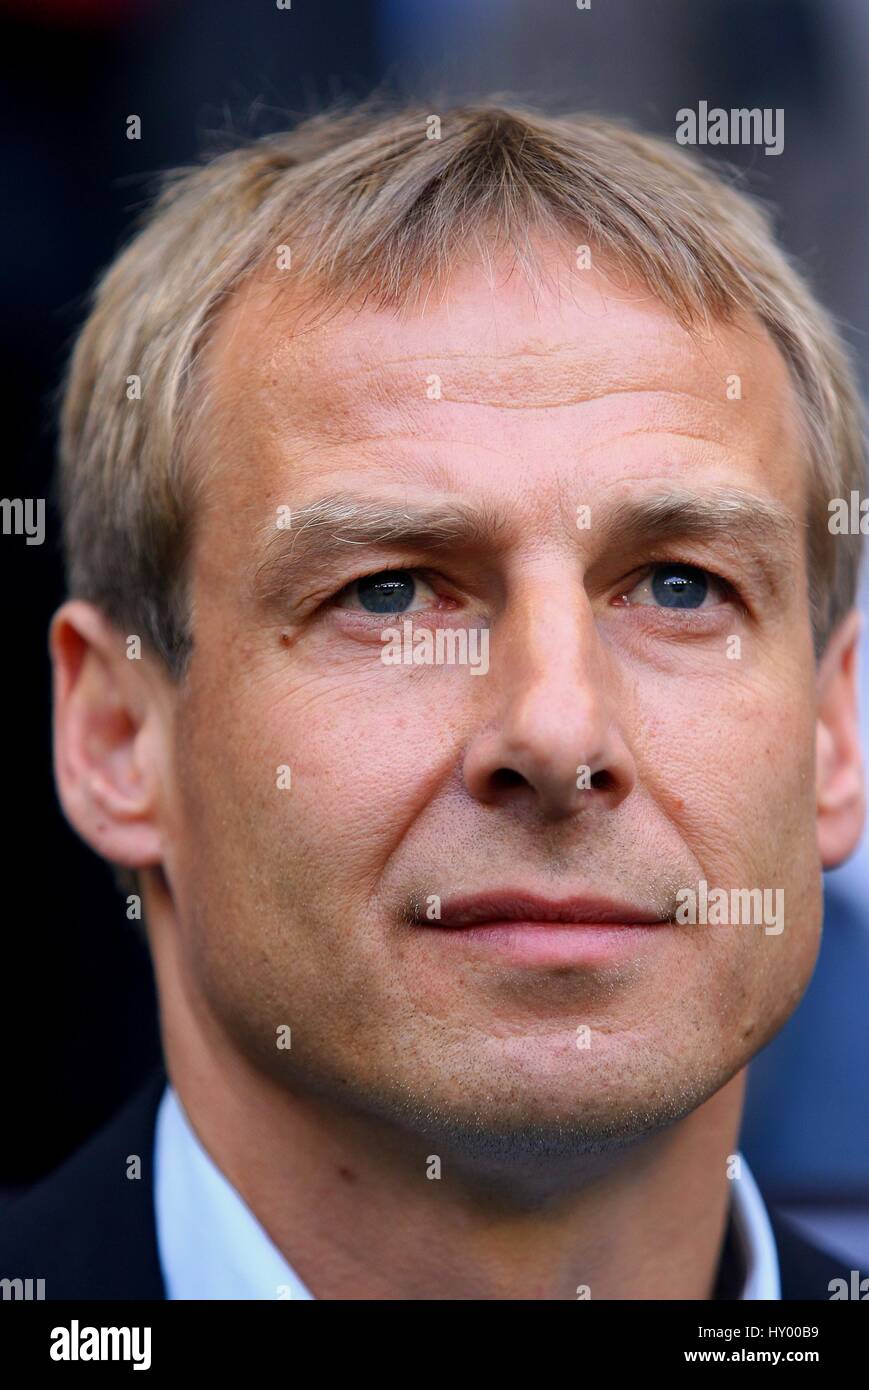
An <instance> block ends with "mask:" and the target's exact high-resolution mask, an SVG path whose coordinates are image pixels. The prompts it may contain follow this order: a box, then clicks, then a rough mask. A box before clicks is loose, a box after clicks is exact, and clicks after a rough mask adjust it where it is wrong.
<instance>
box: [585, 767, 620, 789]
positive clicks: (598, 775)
mask: <svg viewBox="0 0 869 1390" xmlns="http://www.w3.org/2000/svg"><path fill="white" fill-rule="evenodd" d="M615 784H616V779H615V777H614V776H613V774H612V773H611V772H606V771H604V772H593V773H592V775H591V785H592V786H593V787H594V789H595V791H599V792H608V791H611V790H612V788H613V787H614V786H615Z"/></svg>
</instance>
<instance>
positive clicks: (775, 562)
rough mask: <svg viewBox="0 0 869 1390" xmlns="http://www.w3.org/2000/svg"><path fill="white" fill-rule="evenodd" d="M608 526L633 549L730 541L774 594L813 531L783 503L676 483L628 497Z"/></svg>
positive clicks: (789, 576)
mask: <svg viewBox="0 0 869 1390" xmlns="http://www.w3.org/2000/svg"><path fill="white" fill-rule="evenodd" d="M592 520H593V518H592ZM605 526H606V529H607V531H609V532H610V533H612V534H614V535H617V536H618V537H619V539H620V541H622V542H623V544H624V546H625V548H626V549H628V550H630V549H634V548H637V547H639V546H640V545H649V544H655V545H658V544H664V543H666V542H668V541H675V540H678V539H682V540H686V539H687V540H694V541H719V540H725V541H728V542H729V543H730V544H731V545H732V546H733V548H734V549H735V550H736V551H737V552H739V551H743V552H745V553H747V554H750V556H751V559H752V560H753V561H754V562H755V563H756V564H757V566H758V567H759V569H760V572H761V575H762V577H763V579H764V580H765V583H766V587H767V588H768V589H770V590H771V591H772V592H773V593H775V592H776V591H777V590H779V589H781V588H782V587H783V586H784V585H786V584H787V583H788V582H789V581H790V580H791V579H792V574H793V568H794V565H795V563H796V561H797V557H798V554H799V546H800V538H801V533H802V535H803V536H804V537H806V536H807V531H808V528H807V526H806V525H805V524H804V523H800V522H798V521H797V519H796V518H795V517H794V516H793V515H792V513H791V512H790V511H789V510H788V508H787V507H785V506H784V505H783V504H782V503H780V502H776V501H774V500H773V499H772V498H766V497H759V496H758V495H757V494H756V493H753V492H748V491H746V490H744V489H742V488H724V487H720V488H707V489H704V491H703V492H702V493H698V492H691V491H690V490H688V489H686V488H678V487H674V488H668V489H667V490H666V491H663V490H661V491H656V492H652V493H649V494H646V495H645V496H643V497H638V498H627V499H625V500H624V501H622V502H619V503H617V504H616V505H615V506H614V507H613V508H612V509H611V510H609V511H608V514H607V519H606V522H605Z"/></svg>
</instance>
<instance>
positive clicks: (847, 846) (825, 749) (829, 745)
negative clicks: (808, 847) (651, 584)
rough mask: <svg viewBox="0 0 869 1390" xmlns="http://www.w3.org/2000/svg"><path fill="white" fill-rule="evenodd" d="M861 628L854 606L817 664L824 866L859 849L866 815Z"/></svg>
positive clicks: (818, 774)
mask: <svg viewBox="0 0 869 1390" xmlns="http://www.w3.org/2000/svg"><path fill="white" fill-rule="evenodd" d="M860 629H861V617H860V614H859V613H858V612H857V611H856V609H855V610H853V611H852V612H851V613H849V614H848V616H847V617H846V618H845V619H843V621H842V622H841V623H840V625H839V627H838V628H837V629H836V631H835V632H834V633H833V635H832V636H831V638H830V640H829V642H828V644H827V648H826V650H825V652H824V654H823V656H822V657H821V661H820V665H819V668H818V717H817V735H816V788H817V825H818V848H819V852H820V856H821V862H822V864H823V866H824V868H825V869H834V868H836V867H838V865H839V864H842V863H843V862H844V861H845V860H846V859H847V858H848V857H849V855H851V854H852V853H853V852H854V850H855V849H856V847H857V845H858V843H859V841H860V836H861V834H862V830H863V822H864V819H865V810H866V807H865V789H864V783H863V759H862V753H861V748H860V726H859V716H858V699H857V653H858V645H859V638H860Z"/></svg>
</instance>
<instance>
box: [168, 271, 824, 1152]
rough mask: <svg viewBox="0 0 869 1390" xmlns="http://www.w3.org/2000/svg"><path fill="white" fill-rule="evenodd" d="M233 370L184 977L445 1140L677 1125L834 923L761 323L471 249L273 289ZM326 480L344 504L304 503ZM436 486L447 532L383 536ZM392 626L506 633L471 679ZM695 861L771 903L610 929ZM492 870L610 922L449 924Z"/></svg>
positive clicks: (176, 808) (221, 457) (674, 889)
mask: <svg viewBox="0 0 869 1390" xmlns="http://www.w3.org/2000/svg"><path fill="white" fill-rule="evenodd" d="M208 366H209V369H210V372H211V374H212V379H211V387H210V389H211V392H212V394H213V405H212V407H211V409H212V415H211V427H212V428H211V429H210V431H209V439H210V444H209V453H208V457H207V459H206V460H205V462H206V465H207V468H208V470H209V471H208V476H207V479H206V482H205V486H204V490H203V495H202V499H201V503H200V509H199V512H198V519H197V532H196V538H195V546H194V550H193V556H192V559H193V567H192V580H191V583H192V595H193V611H194V615H195V616H194V629H193V630H194V652H193V657H192V664H191V667H190V672H189V676H188V679H187V682H186V684H185V685H184V686H183V687H182V689H181V690H180V692H179V696H178V701H177V709H176V715H177V718H176V722H175V725H174V730H173V744H172V750H173V763H172V776H173V785H172V790H171V798H170V803H169V809H168V810H167V835H166V842H167V848H166V857H165V868H166V872H167V875H168V880H169V884H170V887H171V890H172V893H173V895H174V898H175V903H176V908H177V913H178V923H177V927H178V933H179V942H180V945H179V948H178V949H179V952H180V956H181V960H182V968H183V969H184V971H185V973H186V975H187V978H188V982H189V987H190V988H192V989H193V990H194V991H195V992H196V993H197V994H198V995H199V996H200V997H201V999H202V1000H203V1001H204V1004H205V1006H206V1007H207V1008H208V1010H209V1011H210V1012H211V1014H212V1015H213V1016H214V1017H215V1018H216V1019H217V1020H218V1021H219V1023H220V1024H221V1026H222V1027H223V1028H224V1029H225V1030H226V1031H227V1032H228V1033H229V1034H230V1035H231V1036H232V1037H233V1039H234V1040H235V1041H236V1043H237V1044H239V1045H241V1046H242V1047H243V1048H244V1049H245V1051H246V1053H247V1054H248V1055H249V1056H250V1057H252V1058H253V1059H254V1060H255V1062H256V1065H257V1066H258V1067H259V1068H261V1069H263V1070H267V1071H268V1073H269V1075H271V1076H272V1077H279V1078H281V1081H282V1084H284V1085H285V1086H286V1087H288V1088H293V1089H297V1088H299V1089H302V1090H305V1089H310V1090H312V1091H316V1092H318V1093H321V1094H326V1095H328V1096H332V1097H336V1098H338V1099H339V1100H340V1102H341V1104H344V1105H349V1106H358V1107H360V1108H362V1109H363V1110H370V1111H373V1112H375V1113H379V1114H381V1115H386V1116H392V1117H395V1118H397V1119H400V1120H401V1121H402V1122H403V1123H405V1122H406V1123H408V1124H410V1125H412V1126H415V1127H416V1128H417V1129H419V1130H422V1131H424V1132H426V1133H436V1132H440V1131H444V1130H445V1131H446V1132H452V1133H454V1134H457V1135H460V1136H464V1137H465V1138H466V1140H467V1141H468V1142H470V1141H471V1138H472V1137H474V1136H476V1139H477V1140H480V1141H482V1142H487V1141H494V1138H495V1137H496V1136H500V1137H501V1138H502V1139H504V1138H507V1139H509V1136H510V1135H514V1136H515V1135H518V1134H520V1133H521V1135H523V1136H524V1137H525V1140H526V1141H527V1142H532V1141H533V1139H534V1138H535V1137H537V1138H539V1137H540V1136H541V1135H543V1136H546V1137H547V1139H548V1140H549V1141H550V1142H553V1141H555V1140H557V1141H559V1142H562V1143H563V1144H565V1145H566V1146H567V1147H568V1148H569V1147H570V1146H571V1145H573V1146H575V1147H576V1148H577V1149H579V1148H581V1147H582V1146H583V1144H586V1143H589V1144H592V1143H594V1142H596V1141H597V1142H599V1141H602V1140H604V1141H605V1140H606V1139H608V1138H614V1139H618V1138H624V1137H627V1136H630V1135H636V1134H639V1133H641V1132H643V1131H644V1130H647V1129H648V1128H650V1127H651V1126H653V1125H656V1124H660V1123H663V1122H665V1121H667V1120H671V1119H675V1118H677V1117H678V1116H680V1115H682V1114H685V1113H687V1112H688V1111H689V1110H691V1109H692V1108H694V1107H695V1106H696V1105H697V1104H699V1103H700V1102H702V1101H703V1100H705V1099H706V1098H707V1097H708V1096H710V1095H711V1094H712V1093H713V1092H714V1091H715V1090H717V1089H718V1088H719V1087H721V1086H722V1085H723V1084H724V1083H725V1082H726V1081H727V1080H728V1079H729V1078H730V1077H731V1076H733V1075H734V1074H735V1073H736V1072H737V1071H738V1070H739V1069H740V1068H741V1067H742V1066H743V1065H744V1064H745V1062H746V1061H747V1060H748V1059H749V1058H750V1057H751V1056H753V1055H754V1053H755V1052H756V1051H757V1050H758V1049H759V1048H760V1047H761V1046H762V1045H763V1044H764V1043H765V1042H766V1041H767V1040H768V1039H769V1038H770V1037H771V1036H772V1035H773V1034H774V1033H775V1032H776V1031H777V1029H778V1028H779V1027H780V1026H781V1024H782V1023H783V1021H784V1020H785V1019H786V1018H787V1017H788V1015H789V1014H790V1013H791V1011H792V1010H793V1008H794V1007H795V1005H796V1003H797V1001H798V999H799V997H800V995H801V993H802V991H803V989H804V987H805V985H806V983H807V980H808V978H809V976H810V973H811V969H812V966H813V963H814V960H815V956H816V951H817V945H818V934H819V923H820V915H821V907H820V882H819V870H820V864H819V856H818V847H817V839H816V830H815V800H814V757H815V752H814V730H815V723H814V721H815V684H814V677H815V671H814V663H813V656H812V646H811V634H810V625H809V616H808V609H807V597H806V594H807V586H806V573H805V558H804V545H803V542H802V540H801V537H802V536H803V535H804V532H803V531H802V530H801V527H802V524H803V519H804V510H805V506H806V501H805V498H806V482H805V478H804V464H803V462H802V460H801V457H800V453H799V448H798V443H797V437H796V414H795V410H796V407H795V404H794V400H793V397H792V395H791V390H790V386H789V383H788V378H787V373H786V369H785V367H784V364H783V362H782V361H781V359H780V357H779V356H778V354H777V352H776V351H775V349H774V348H773V346H772V344H771V343H770V342H769V340H768V339H766V338H765V337H764V336H763V334H762V332H761V330H760V329H759V328H756V329H755V330H754V332H751V333H747V332H744V331H740V330H737V329H736V328H730V329H725V328H722V327H719V328H717V329H716V330H715V331H714V333H713V334H712V335H710V336H709V337H708V338H706V339H705V340H704V341H702V342H698V341H697V339H695V338H691V337H689V335H688V334H687V333H686V332H685V331H684V330H683V329H682V328H680V327H679V326H678V324H677V323H676V322H675V320H674V319H673V318H672V317H671V316H670V314H669V313H668V312H667V311H666V310H665V309H664V308H662V307H661V306H659V305H658V304H656V303H655V302H654V301H653V300H652V299H651V297H650V296H648V295H647V294H645V293H644V292H642V291H640V290H634V291H632V292H630V293H628V292H627V291H626V290H621V291H616V290H615V289H613V288H612V287H611V286H610V285H608V283H607V282H606V281H604V280H603V279H602V278H600V277H599V275H598V274H597V273H596V272H591V271H588V272H585V273H583V274H579V275H574V277H573V282H572V290H571V293H569V294H562V295H561V296H558V295H557V294H555V293H553V292H551V291H546V290H544V291H543V292H542V293H540V294H539V295H538V297H537V299H536V300H535V298H534V296H533V294H532V292H531V290H530V289H529V288H528V286H527V283H526V282H525V281H524V280H523V279H522V278H521V277H519V276H516V275H514V276H512V277H511V278H509V280H507V279H506V278H505V279H503V280H502V281H501V282H500V283H499V284H497V285H496V286H495V288H494V289H493V288H491V287H490V285H489V284H487V282H486V280H485V278H484V276H483V274H482V272H481V271H477V270H474V269H472V268H470V267H466V268H464V269H462V270H461V271H457V272H456V275H455V277H454V279H453V282H452V284H451V286H450V288H449V292H448V294H447V295H446V297H445V298H444V299H443V301H437V302H436V300H435V297H434V296H432V297H430V298H429V300H428V303H427V305H426V307H425V309H424V311H422V312H419V313H416V312H414V313H412V314H409V315H407V316H406V317H403V318H402V317H399V316H396V315H393V314H391V313H388V312H383V311H377V310H376V309H370V308H365V309H362V310H361V311H359V312H358V313H356V312H355V311H354V312H351V311H349V310H346V311H342V312H340V313H338V314H336V315H333V316H331V317H329V318H327V319H326V320H325V321H323V322H322V323H321V324H320V326H318V327H316V328H314V329H313V330H312V331H308V332H304V333H301V332H299V331H298V321H297V318H296V317H295V315H294V311H293V309H292V306H291V302H290V299H289V296H288V297H287V299H286V301H285V302H282V303H279V304H278V306H277V307H276V306H275V299H274V291H273V289H272V290H270V291H269V292H268V293H267V294H264V293H258V292H256V291H254V290H251V291H250V292H249V293H248V294H246V295H245V296H244V298H243V299H241V300H239V301H237V302H236V303H235V304H234V305H233V306H232V307H231V308H230V309H229V310H228V311H227V312H226V313H225V315H224V317H223V318H222V320H221V322H220V324H219V326H218V328H217V330H216V334H215V336H214V338H213V340H212V342H211V344H210V347H209V357H208ZM725 494H726V495H727V496H728V497H730V495H731V494H732V498H731V500H735V502H736V503H737V504H738V505H737V507H736V508H735V509H734V510H732V511H731V512H726V511H725V513H724V514H723V515H722V514H721V507H722V502H723V499H724V498H725ZM668 495H669V496H670V497H671V498H672V497H674V496H675V497H676V500H677V502H678V505H675V506H674V505H670V504H668V505H663V506H662V505H661V498H662V496H663V497H666V496H668ZM336 497H338V498H340V499H341V502H342V505H345V506H346V515H347V517H348V518H351V517H352V518H354V520H353V521H352V522H351V521H349V520H348V522H347V523H344V524H342V525H337V524H336V523H335V521H334V519H333V520H331V521H330V520H329V517H330V516H331V513H330V512H329V511H325V510H321V511H318V510H316V507H317V504H320V503H322V502H323V500H324V499H334V498H336ZM692 503H694V504H700V505H699V506H698V505H693V506H692V505H691V504H692ZM375 507H376V508H377V509H378V511H377V512H376V513H375V512H374V508H375ZM384 507H388V508H397V509H398V512H399V513H400V516H399V517H398V518H397V519H396V521H395V523H394V525H393V524H392V523H390V524H389V525H386V524H385V522H384V523H381V524H380V532H379V535H380V539H378V538H377V537H372V538H369V539H368V540H366V539H364V536H363V535H362V534H361V533H359V532H357V530H355V529H354V528H355V524H356V521H358V520H360V519H361V520H362V521H363V522H364V521H366V519H367V520H369V521H370V519H371V517H372V516H375V518H376V517H377V516H379V511H380V509H381V508H384ZM282 508H289V509H290V512H289V525H288V526H286V522H287V513H286V511H281V510H280V509H282ZM710 508H711V509H713V510H714V513H715V515H714V516H713V517H712V519H711V520H707V521H704V518H706V517H707V513H708V512H709V510H710ZM752 508H754V510H752ZM583 509H587V510H583ZM417 512H421V513H423V520H428V521H430V520H431V514H432V513H437V516H438V521H439V525H440V529H438V530H437V531H436V533H435V535H434V537H433V538H430V539H426V537H425V535H424V534H421V535H419V536H412V535H408V536H401V537H398V536H396V535H395V534H394V532H395V531H396V530H398V529H399V524H400V529H401V530H402V531H404V530H405V529H407V528H406V526H405V522H408V519H412V521H413V523H414V524H415V522H416V521H417V520H418V518H417V516H416V514H417ZM453 512H456V513H457V514H458V515H457V519H456V520H455V522H453V521H451V520H449V518H447V520H446V521H444V517H443V516H441V514H442V513H443V514H447V513H453ZM776 513H780V517H779V520H778V521H776V519H775V518H776ZM323 517H325V518H326V519H325V520H322V519H321V518H323ZM472 518H476V519H477V524H473V520H472ZM716 518H717V520H716ZM279 521H282V522H284V523H285V527H284V529H282V528H281V526H279V524H278V523H279ZM417 529H419V528H417ZM423 529H424V528H423ZM336 533H337V535H338V536H339V537H343V539H342V540H339V543H338V544H337V545H335V544H334V537H335V535H336ZM447 536H449V537H450V539H446V537H447ZM282 550H283V551H284V552H285V553H286V554H287V555H288V556H289V559H288V562H287V563H286V564H282V561H281V559H280V552H281V551H282ZM384 572H387V577H386V578H385V579H384V578H383V577H382V576H383V573H384ZM378 575H380V576H381V578H379V579H377V580H375V581H373V582H372V581H371V580H370V579H369V581H368V582H363V583H362V584H357V583H356V581H359V580H360V579H362V580H364V579H365V577H366V576H369V577H370V576H378ZM378 609H380V610H382V611H377V610H378ZM404 621H410V622H411V623H412V626H413V630H414V631H419V630H421V629H427V630H434V629H436V628H463V629H465V630H466V631H468V630H473V631H474V632H475V633H476V634H477V636H476V639H475V640H477V641H478V642H480V646H479V647H477V648H476V650H477V652H478V654H480V656H481V653H482V650H483V639H482V637H481V631H482V630H485V632H487V634H488V637H487V639H485V640H488V643H489V647H488V670H486V671H483V670H482V669H480V670H479V671H478V672H475V671H474V669H473V667H472V666H471V665H461V664H447V663H446V662H442V663H441V664H438V663H437V662H435V663H433V664H410V665H408V664H397V665H393V664H386V663H385V662H384V660H383V650H384V643H383V641H382V640H381V632H382V630H383V629H384V627H390V628H398V629H399V630H401V627H402V623H403V622H404ZM470 650H471V651H473V650H474V647H473V644H472V645H471V648H470ZM483 664H484V663H483V661H482V659H480V660H479V661H478V665H480V667H481V668H482V666H483ZM281 769H289V773H288V774H287V772H283V773H282V772H281ZM287 783H289V785H287ZM701 881H705V882H706V884H708V887H709V891H710V892H711V891H712V889H713V888H724V889H726V890H728V898H729V897H730V894H729V890H730V889H745V890H752V889H760V890H764V889H766V890H771V892H770V893H769V894H768V899H767V901H768V902H769V903H774V902H778V903H779V904H781V903H782V901H783V908H784V912H783V918H781V919H779V924H778V925H777V924H774V923H773V922H772V920H771V918H770V917H766V918H761V919H759V920H757V919H755V920H754V921H753V922H751V923H745V922H736V923H732V922H725V923H724V924H720V925H709V924H707V925H703V924H702V923H698V924H696V925H692V924H690V923H688V924H679V923H674V922H672V921H670V922H669V923H667V922H659V923H658V924H657V925H646V926H645V927H635V928H634V929H633V930H630V931H629V930H624V929H620V928H619V927H617V926H614V925H613V924H612V921H610V920H609V919H610V918H615V919H621V920H622V921H630V920H633V919H635V918H636V917H639V916H643V915H645V916H646V917H647V918H648V917H649V916H653V915H657V916H658V917H660V918H664V919H667V918H673V917H674V915H675V912H676V907H677V903H678V902H685V901H686V899H685V898H684V897H683V898H679V897H677V895H678V894H679V890H682V889H693V890H694V891H695V892H696V891H698V889H699V885H700V883H701ZM777 889H781V890H783V900H782V898H781V897H779V898H777V897H776V892H775V890H777ZM501 893H504V894H506V895H507V896H508V898H509V897H512V898H513V899H515V898H516V897H517V896H518V895H523V894H524V895H530V896H532V897H534V898H536V899H538V900H544V901H545V902H547V903H549V904H553V903H555V904H559V903H560V904H564V903H565V901H566V900H575V899H580V900H582V901H581V902H580V904H579V905H577V904H576V903H574V904H573V907H572V908H571V907H570V906H568V907H567V908H566V909H565V915H567V916H570V913H571V911H573V912H574V913H575V915H577V916H579V917H585V918H592V919H593V918H594V917H595V915H597V917H598V918H599V919H600V918H603V919H605V920H606V921H607V925H602V926H599V927H589V926H585V927H583V926H576V925H574V926H572V927H571V926H568V927H566V928H565V927H562V928H561V929H558V928H557V927H552V926H549V927H541V926H540V924H539V923H538V924H537V927H536V928H535V927H534V926H530V927H525V928H522V927H519V928H516V929H514V930H513V931H509V930H497V929H493V928H486V929H483V930H478V931H476V932H468V931H463V930H460V929H457V928H456V929H451V928H448V927H447V926H445V925H444V923H445V922H447V921H449V919H450V914H451V912H452V913H453V914H455V910H456V908H457V906H459V907H460V906H461V904H460V903H459V899H460V898H461V899H467V898H468V896H469V895H470V896H474V895H491V894H501ZM438 899H439V900H440V911H441V918H440V921H439V920H438V918H437V916H436V915H435V914H436V913H437V910H438V908H437V900H438ZM600 899H605V900H607V902H608V903H610V904H611V905H612V911H611V912H610V913H607V912H606V911H605V907H604V906H601V905H600V903H599V901H598V902H597V906H595V900H600ZM583 903H584V904H585V907H583ZM413 905H416V906H417V915H418V916H419V918H420V921H418V922H414V921H413V920H412V918H413V916H414V912H413V910H412V909H413ZM619 905H620V906H619ZM496 909H497V910H496ZM481 910H482V911H483V913H484V915H485V911H486V909H481ZM501 910H502V909H501V908H500V907H498V905H495V906H494V907H493V908H492V910H491V911H490V912H489V916H490V917H497V916H498V912H499V911H501ZM504 910H505V911H506V910H508V909H504ZM781 922H783V929H781V925H780V923H781ZM770 928H771V929H770ZM281 1025H289V1026H290V1027H291V1029H292V1048H291V1050H290V1051H285V1050H279V1049H278V1048H277V1047H276V1043H275V1038H276V1029H278V1028H279V1027H280V1026H281Z"/></svg>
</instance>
